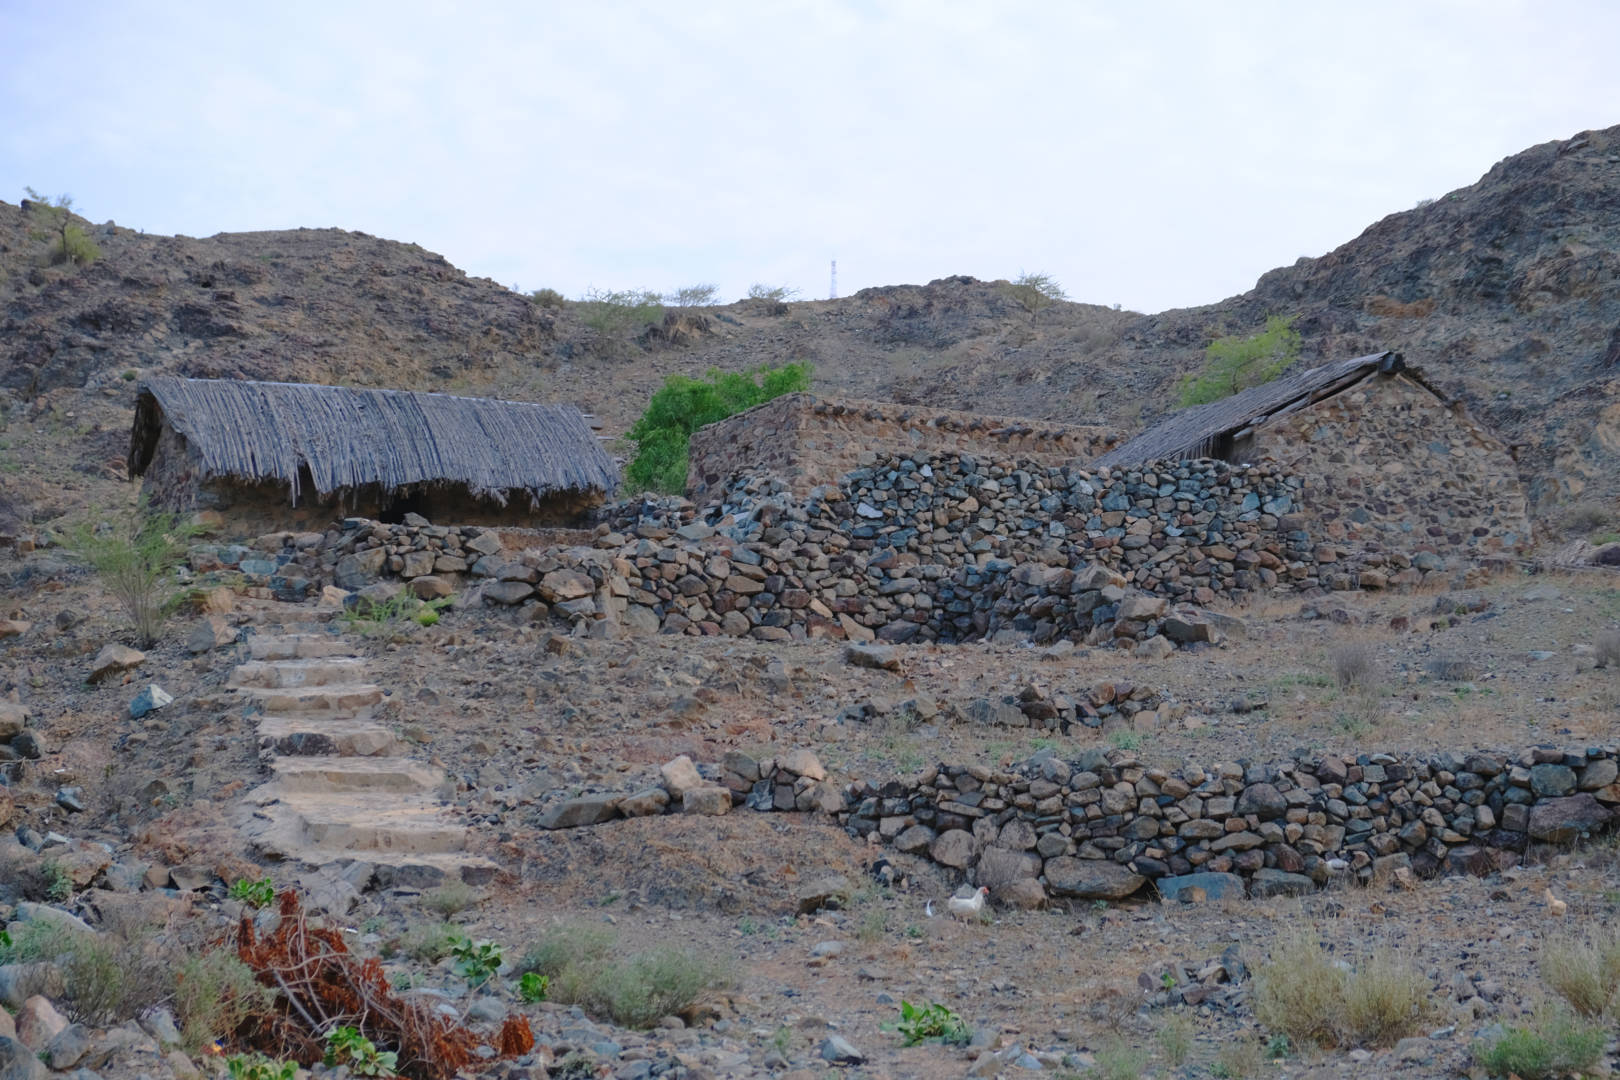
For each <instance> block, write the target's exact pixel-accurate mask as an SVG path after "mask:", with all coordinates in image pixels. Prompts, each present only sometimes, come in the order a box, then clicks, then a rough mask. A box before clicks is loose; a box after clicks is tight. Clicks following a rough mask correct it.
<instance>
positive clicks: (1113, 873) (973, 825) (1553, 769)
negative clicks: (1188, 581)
mask: <svg viewBox="0 0 1620 1080" xmlns="http://www.w3.org/2000/svg"><path fill="white" fill-rule="evenodd" d="M1617 752H1620V751H1617V748H1616V747H1612V746H1611V747H1594V748H1589V749H1585V750H1579V751H1574V752H1566V751H1562V750H1555V749H1548V748H1539V747H1538V748H1536V749H1533V750H1527V751H1524V752H1522V753H1518V754H1514V755H1503V754H1496V753H1442V754H1437V755H1434V756H1432V757H1427V758H1425V757H1398V756H1391V755H1387V754H1376V755H1363V756H1360V757H1357V758H1356V759H1355V760H1353V761H1347V760H1344V759H1341V758H1333V757H1326V758H1317V759H1310V760H1303V759H1302V760H1295V761H1290V762H1283V763H1281V764H1276V765H1249V766H1247V767H1245V766H1243V765H1239V764H1234V763H1223V764H1218V765H1215V766H1213V767H1212V768H1209V769H1204V768H1201V767H1197V766H1188V767H1185V768H1183V769H1179V770H1176V771H1174V772H1171V771H1167V770H1164V769H1160V768H1154V767H1152V766H1148V765H1145V764H1143V763H1142V762H1140V761H1138V760H1136V759H1135V758H1133V757H1131V756H1129V755H1127V754H1124V753H1121V752H1118V751H1112V752H1104V751H1101V750H1093V751H1089V752H1088V753H1086V754H1084V755H1082V756H1081V758H1080V759H1079V760H1078V761H1076V762H1072V763H1071V762H1065V761H1063V760H1061V759H1059V758H1057V757H1049V758H1047V759H1045V760H1043V761H1040V762H1039V763H1038V764H1034V763H1032V764H1030V765H1027V766H1026V767H1024V768H1023V769H1022V770H1020V771H1016V772H1000V771H994V770H990V769H985V768H981V767H979V766H943V765H942V766H939V767H937V768H934V769H930V770H928V771H927V772H925V773H924V774H923V775H922V776H921V777H919V778H918V779H916V780H914V781H911V782H905V783H902V782H891V783H888V784H883V785H873V784H854V785H851V786H850V787H849V789H848V793H847V801H846V807H845V809H844V810H843V811H841V812H840V814H839V819H840V820H841V821H842V822H843V823H844V824H845V825H846V827H847V828H848V829H849V830H850V831H851V832H852V833H854V834H856V835H858V836H869V837H870V836H874V835H875V836H876V837H877V838H879V839H881V840H882V841H884V842H886V843H890V844H892V845H893V846H895V847H896V848H898V849H899V850H901V851H905V852H909V853H912V854H916V855H923V856H926V857H928V858H931V859H933V860H934V861H935V862H937V863H940V864H942V865H945V866H949V867H952V868H955V869H958V870H961V871H963V872H964V873H965V874H966V876H967V878H968V880H970V881H972V882H973V883H974V884H979V885H985V886H988V887H990V888H991V889H992V890H995V891H997V892H1003V893H1007V894H1009V898H1017V897H1019V896H1022V897H1023V898H1026V899H1027V898H1030V896H1031V894H1032V893H1035V892H1036V887H1037V886H1038V888H1039V894H1038V895H1039V896H1042V897H1044V896H1055V897H1075V898H1080V899H1098V898H1118V897H1122V896H1127V895H1129V894H1131V893H1133V892H1135V891H1136V890H1137V889H1139V888H1141V887H1142V886H1143V885H1144V884H1146V883H1147V882H1148V881H1154V882H1156V883H1157V884H1158V887H1159V889H1160V891H1161V893H1164V894H1166V895H1174V894H1175V893H1176V892H1177V891H1178V890H1180V889H1181V888H1183V887H1186V886H1188V885H1195V886H1198V887H1201V888H1208V889H1209V890H1210V892H1211V893H1213V892H1214V891H1215V888H1218V887H1220V886H1221V884H1222V882H1221V879H1219V878H1215V879H1209V878H1207V877H1201V878H1191V879H1189V878H1188V877H1187V875H1193V874H1198V875H1217V874H1218V875H1225V874H1231V875H1236V876H1237V877H1239V878H1241V879H1244V880H1243V881H1239V882H1238V883H1237V884H1238V885H1239V887H1240V888H1241V886H1242V885H1243V883H1244V881H1246V882H1247V884H1248V888H1249V890H1250V891H1251V892H1255V893H1276V892H1302V891H1307V890H1309V889H1311V888H1313V887H1314V886H1317V885H1321V884H1325V883H1327V882H1328V881H1330V880H1333V879H1335V878H1343V877H1350V878H1359V879H1361V880H1367V879H1369V878H1371V877H1372V876H1373V875H1374V874H1375V873H1380V872H1393V871H1395V870H1398V869H1402V868H1405V869H1407V870H1409V871H1410V872H1412V873H1415V874H1417V875H1418V876H1432V875H1435V874H1438V873H1442V872H1449V873H1477V874H1484V873H1489V872H1491V871H1493V870H1496V869H1499V868H1501V867H1504V866H1507V865H1511V864H1512V863H1514V862H1517V861H1518V859H1519V856H1520V853H1522V852H1523V851H1524V850H1525V848H1526V846H1527V845H1529V844H1531V843H1548V844H1567V843H1570V842H1572V841H1573V840H1575V839H1577V838H1579V837H1582V836H1586V835H1589V834H1592V833H1595V832H1599V831H1601V830H1603V829H1606V828H1608V827H1609V826H1610V825H1611V824H1612V823H1613V821H1614V819H1615V816H1616V809H1617V804H1620V784H1617V783H1616V779H1617V773H1620V768H1617V763H1616V756H1617Z"/></svg>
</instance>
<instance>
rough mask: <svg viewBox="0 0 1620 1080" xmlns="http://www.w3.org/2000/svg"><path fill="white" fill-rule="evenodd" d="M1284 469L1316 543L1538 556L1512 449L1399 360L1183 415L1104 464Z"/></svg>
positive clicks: (1332, 370)
mask: <svg viewBox="0 0 1620 1080" xmlns="http://www.w3.org/2000/svg"><path fill="white" fill-rule="evenodd" d="M1194 458H1219V459H1223V460H1226V461H1230V462H1233V463H1254V462H1259V461H1272V462H1275V463H1277V464H1279V465H1280V466H1282V468H1283V469H1284V470H1285V471H1286V472H1288V473H1289V474H1291V475H1294V476H1297V477H1299V478H1300V479H1301V481H1302V488H1301V491H1300V500H1299V501H1300V504H1301V507H1300V509H1301V513H1302V520H1301V524H1302V526H1303V527H1304V528H1306V529H1308V530H1309V531H1310V533H1311V535H1312V536H1313V537H1317V538H1320V539H1327V540H1334V541H1350V542H1357V543H1363V544H1366V543H1377V544H1382V545H1384V546H1385V547H1386V548H1389V549H1395V550H1409V549H1413V548H1429V549H1432V550H1434V551H1435V552H1437V553H1441V554H1444V553H1446V552H1456V553H1459V554H1475V555H1477V554H1487V553H1493V552H1503V551H1513V550H1517V549H1520V548H1523V547H1526V546H1528V544H1529V542H1530V522H1529V519H1528V517H1527V515H1526V501H1525V497H1524V491H1523V489H1522V488H1521V487H1520V485H1519V478H1518V469H1517V466H1516V465H1515V463H1514V461H1513V457H1512V454H1511V453H1510V452H1509V450H1508V447H1507V446H1506V445H1505V444H1504V443H1503V442H1502V441H1501V440H1499V439H1497V438H1496V437H1495V436H1494V435H1493V434H1492V433H1491V432H1490V431H1489V430H1488V429H1487V428H1485V427H1484V426H1483V425H1481V424H1479V423H1477V422H1475V421H1474V420H1473V419H1471V418H1470V417H1469V416H1468V414H1467V412H1466V410H1464V408H1463V407H1462V405H1461V404H1460V403H1458V402H1453V401H1447V400H1446V399H1445V397H1444V396H1443V395H1441V394H1440V393H1439V392H1438V391H1437V390H1436V389H1435V388H1434V386H1433V385H1432V384H1430V383H1429V382H1428V381H1427V380H1425V379H1424V378H1423V375H1422V373H1421V372H1419V371H1417V370H1416V369H1414V368H1411V367H1408V366H1407V364H1406V363H1405V361H1404V359H1403V358H1402V357H1401V355H1400V354H1399V353H1393V352H1381V353H1374V354H1372V355H1369V356H1358V357H1352V358H1349V359H1345V360H1338V361H1335V362H1333V363H1330V364H1324V365H1322V366H1321V367H1316V368H1311V369H1309V370H1305V371H1298V372H1293V373H1290V374H1287V375H1284V376H1283V377H1281V378H1279V379H1274V380H1273V381H1271V382H1268V383H1264V384H1262V385H1260V386H1255V387H1251V388H1250V389H1248V390H1244V391H1242V392H1240V393H1237V394H1234V395H1232V396H1231V397H1229V398H1225V399H1223V400H1221V401H1217V402H1213V403H1211V404H1208V405H1199V406H1195V407H1193V408H1190V409H1184V410H1182V411H1181V412H1178V413H1175V414H1174V415H1172V416H1170V417H1168V418H1167V419H1165V420H1164V421H1162V422H1161V423H1159V424H1156V425H1154V426H1153V427H1151V428H1148V429H1147V430H1146V431H1144V432H1142V433H1141V434H1139V435H1137V436H1136V437H1134V438H1132V439H1130V440H1128V441H1127V442H1124V443H1122V444H1120V445H1119V446H1116V447H1114V448H1113V449H1112V450H1109V451H1108V452H1107V453H1105V454H1103V455H1102V456H1101V457H1099V458H1097V459H1096V460H1095V461H1093V462H1092V467H1093V468H1098V467H1103V466H1108V467H1112V468H1125V469H1133V468H1138V467H1140V466H1143V465H1146V464H1147V463H1149V462H1154V461H1181V460H1188V459H1194Z"/></svg>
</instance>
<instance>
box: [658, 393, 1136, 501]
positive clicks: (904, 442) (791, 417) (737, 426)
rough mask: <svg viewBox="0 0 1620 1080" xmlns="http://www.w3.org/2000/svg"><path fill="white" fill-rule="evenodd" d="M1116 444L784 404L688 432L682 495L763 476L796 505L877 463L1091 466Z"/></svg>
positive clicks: (798, 398) (714, 491) (796, 401)
mask: <svg viewBox="0 0 1620 1080" xmlns="http://www.w3.org/2000/svg"><path fill="white" fill-rule="evenodd" d="M1118 439H1119V435H1118V433H1116V432H1112V431H1109V430H1107V429H1105V428H1100V427H1070V426H1065V425H1062V424H1054V423H1046V422H1043V421H1036V420H1024V419H1013V418H1009V417H998V416H982V415H979V414H977V413H965V412H952V411H950V410H946V409H926V408H921V407H913V406H906V405H895V404H889V403H880V402H873V401H855V400H839V399H829V398H818V397H816V396H814V395H812V394H802V393H801V394H786V395H783V396H782V397H779V398H777V399H775V400H774V401H769V402H766V403H765V404H763V405H759V406H756V407H754V408H752V409H749V410H747V411H746V412H742V413H739V414H737V415H736V416H733V417H730V418H728V419H726V420H722V421H720V422H719V423H716V424H710V425H709V426H708V427H705V428H702V429H701V430H699V431H697V432H695V433H694V434H693V435H692V443H691V452H690V465H689V466H688V469H687V491H688V492H690V493H691V496H692V498H693V499H694V500H696V501H697V502H698V503H699V504H700V505H708V504H712V503H714V502H717V501H719V500H720V499H722V498H723V497H724V496H725V493H726V490H727V488H728V487H729V485H730V484H731V482H732V480H733V479H734V478H735V477H737V476H740V475H753V476H758V475H770V476H774V477H777V478H778V479H780V480H782V481H784V482H785V483H786V484H787V486H788V488H789V490H791V491H792V492H793V493H794V494H796V495H799V496H801V497H803V496H805V495H808V494H809V493H810V490H811V489H812V488H814V487H815V486H816V485H818V484H835V483H837V482H838V479H839V478H840V477H841V476H843V475H844V474H845V473H847V472H849V471H850V470H851V469H856V468H859V467H861V466H862V465H870V464H872V461H873V460H874V455H878V454H882V455H889V454H907V453H914V452H924V453H947V452H958V453H970V454H971V453H982V454H994V455H1003V456H1010V457H1019V458H1024V459H1027V460H1029V461H1036V462H1041V463H1043V464H1050V465H1063V464H1067V463H1069V462H1074V461H1090V460H1091V459H1092V458H1094V457H1096V456H1098V455H1099V454H1101V453H1102V452H1103V451H1104V450H1106V449H1107V448H1108V447H1109V446H1111V445H1113V444H1114V443H1115V442H1117V441H1118Z"/></svg>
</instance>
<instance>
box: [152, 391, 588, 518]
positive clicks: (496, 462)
mask: <svg viewBox="0 0 1620 1080" xmlns="http://www.w3.org/2000/svg"><path fill="white" fill-rule="evenodd" d="M165 424H167V425H168V426H170V427H172V428H173V429H174V430H175V431H176V432H178V433H179V434H180V435H182V436H184V437H185V440H186V442H187V444H188V446H189V447H190V450H191V453H192V454H193V455H194V456H195V460H196V461H197V463H198V465H199V467H200V469H201V471H202V473H203V474H204V476H206V477H208V478H229V479H233V480H240V481H244V482H250V483H251V482H259V481H281V482H283V483H286V484H288V485H289V486H290V487H291V489H292V497H293V499H294V501H297V499H298V497H299V495H300V492H299V487H300V480H299V477H300V475H301V470H305V469H307V470H308V473H307V474H304V475H307V476H308V477H309V478H311V479H312V480H313V483H314V487H315V492H316V493H317V494H319V495H323V496H324V495H327V494H330V493H331V492H334V491H340V490H343V489H346V488H360V487H366V486H372V485H375V486H377V487H379V488H381V489H382V490H383V491H393V490H395V489H398V488H404V487H408V486H411V485H431V484H455V485H465V486H466V488H467V489H468V490H469V491H470V492H471V493H472V494H473V495H475V496H478V497H482V498H491V499H494V500H495V501H497V502H500V503H503V504H504V503H505V502H507V501H508V500H509V499H510V498H511V497H512V496H513V495H514V494H517V493H526V494H527V495H528V497H529V500H530V502H531V503H534V502H538V501H539V500H540V499H542V498H544V497H546V496H548V495H554V494H559V493H564V492H570V493H574V492H590V491H595V492H601V493H604V494H607V493H610V492H612V491H613V490H614V489H615V488H617V486H618V469H617V467H616V466H615V465H614V462H613V459H612V458H610V457H609V456H608V454H607V452H606V451H604V450H603V449H602V447H601V445H600V444H599V443H598V442H597V439H596V436H595V435H594V434H593V433H592V432H591V428H590V426H589V424H588V423H587V422H586V421H585V418H584V416H583V415H582V414H581V413H580V411H579V410H578V409H576V408H574V407H573V406H572V405H535V404H530V403H527V402H517V401H499V400H496V399H493V398H469V397H453V396H451V395H449V394H426V393H418V392H415V391H408V390H356V389H351V388H349V387H345V386H317V385H313V384H308V383H274V382H250V381H246V380H236V379H183V378H174V377H160V378H152V379H148V380H147V381H146V382H145V383H144V384H143V385H142V386H141V388H140V393H139V396H138V398H137V401H136V407H135V427H134V430H133V432H132V433H131V436H130V451H129V468H130V474H131V475H140V474H142V473H144V472H145V470H146V467H147V465H148V464H149V463H150V462H151V459H152V454H153V452H154V450H155V449H156V446H157V442H158V437H159V435H160V433H161V431H162V428H163V425H165Z"/></svg>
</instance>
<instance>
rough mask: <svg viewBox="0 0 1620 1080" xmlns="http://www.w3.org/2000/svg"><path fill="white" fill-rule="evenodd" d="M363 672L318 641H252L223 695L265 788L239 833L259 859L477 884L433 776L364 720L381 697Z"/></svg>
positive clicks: (326, 638) (459, 829)
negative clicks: (250, 731) (246, 732)
mask: <svg viewBox="0 0 1620 1080" xmlns="http://www.w3.org/2000/svg"><path fill="white" fill-rule="evenodd" d="M366 679H367V672H366V662H365V660H364V659H362V658H360V657H357V656H355V655H353V651H352V650H351V649H350V648H349V647H348V645H347V643H345V642H344V641H343V640H342V639H340V638H337V637H334V636H332V635H330V634H321V633H285V634H278V635H266V634H261V635H256V636H255V637H253V638H252V639H251V640H250V641H249V644H248V659H247V660H245V661H244V662H242V663H240V664H238V665H237V666H236V669H235V670H234V671H233V672H232V673H231V677H230V681H229V682H228V684H227V685H228V687H229V688H230V689H231V690H232V691H234V692H235V694H236V696H237V698H238V699H239V700H240V701H241V703H242V704H243V705H244V706H246V707H247V708H248V709H249V711H250V713H251V714H252V715H253V718H254V721H255V723H256V724H257V728H258V736H259V746H260V749H261V752H263V753H265V754H267V755H268V761H269V767H270V772H271V779H270V780H269V782H267V783H265V784H262V785H260V786H259V787H257V788H255V789H254V790H253V791H252V792H250V793H249V794H248V796H247V798H246V800H245V801H244V803H243V806H242V807H241V808H240V817H241V820H240V825H241V828H242V831H243V833H244V834H245V836H246V837H247V840H248V842H249V844H250V845H251V847H252V848H253V849H254V850H256V851H257V852H259V853H260V854H262V855H265V856H268V857H271V858H277V859H284V860H288V861H293V862H297V863H301V864H306V865H309V866H312V867H316V868H319V867H323V866H327V865H329V864H333V863H338V862H347V861H352V862H358V863H369V864H372V865H374V866H376V867H377V868H378V869H379V870H384V871H387V876H388V878H389V879H390V880H391V881H394V882H397V883H400V884H409V885H427V884H432V883H434V882H436V881H439V880H441V879H443V878H444V877H447V876H448V877H460V878H461V879H462V880H465V881H468V882H470V883H474V884H476V883H480V882H483V881H485V880H488V878H489V877H491V876H493V874H494V872H495V865H494V864H493V863H491V862H489V861H488V860H487V859H484V858H481V857H479V856H477V855H473V854H471V853H470V852H469V851H468V847H469V841H470V831H469V830H468V828H467V827H466V826H465V825H463V824H461V823H459V822H457V821H456V820H455V819H454V818H453V817H452V815H451V814H450V812H449V811H448V809H447V808H446V806H445V805H444V799H443V797H442V796H441V795H440V790H441V789H442V788H443V787H444V786H445V785H446V784H447V783H448V780H447V778H446V777H445V775H444V774H443V773H442V772H440V771H439V770H437V769H434V768H432V767H430V766H427V765H425V764H423V763H421V762H419V761H416V760H413V759H412V758H409V757H406V756H405V754H404V747H403V746H402V745H401V744H400V742H399V740H398V739H397V738H396V737H395V736H394V733H393V732H392V731H391V730H390V729H389V728H388V727H386V726H385V725H383V724H381V723H379V722H378V721H377V720H375V719H374V718H373V717H372V713H371V710H372V707H373V706H375V705H377V704H379V703H380V702H381V701H382V698H383V692H382V689H381V688H380V687H377V686H375V685H373V684H372V683H369V682H367V681H366Z"/></svg>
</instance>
